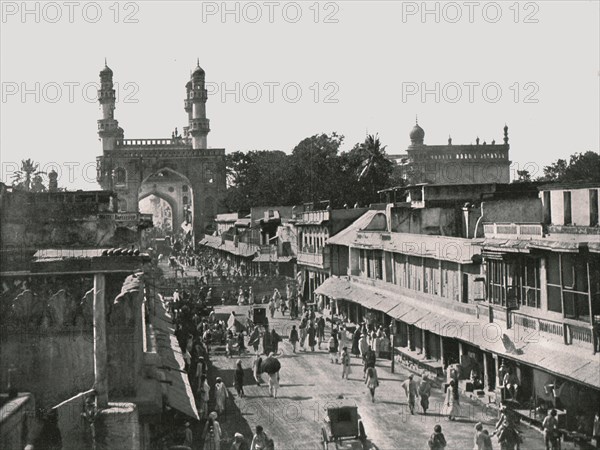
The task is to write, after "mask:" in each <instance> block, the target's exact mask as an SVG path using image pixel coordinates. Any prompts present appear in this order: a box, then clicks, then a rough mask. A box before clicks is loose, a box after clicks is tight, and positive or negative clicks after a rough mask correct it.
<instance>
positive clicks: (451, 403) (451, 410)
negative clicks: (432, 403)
mask: <svg viewBox="0 0 600 450" xmlns="http://www.w3.org/2000/svg"><path fill="white" fill-rule="evenodd" d="M445 405H446V414H448V420H455V419H456V416H457V415H458V414H459V411H460V410H459V408H460V402H459V399H458V386H457V385H456V383H455V382H454V380H450V384H449V385H448V389H447V390H446V401H445Z"/></svg>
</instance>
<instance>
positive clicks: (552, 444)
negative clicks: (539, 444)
mask: <svg viewBox="0 0 600 450" xmlns="http://www.w3.org/2000/svg"><path fill="white" fill-rule="evenodd" d="M556 416H557V412H556V409H551V410H550V411H548V415H547V416H546V417H545V418H544V421H543V422H542V429H543V430H544V443H545V444H546V450H550V449H555V448H560V447H559V446H557V441H559V442H560V434H559V431H558V419H557V418H556Z"/></svg>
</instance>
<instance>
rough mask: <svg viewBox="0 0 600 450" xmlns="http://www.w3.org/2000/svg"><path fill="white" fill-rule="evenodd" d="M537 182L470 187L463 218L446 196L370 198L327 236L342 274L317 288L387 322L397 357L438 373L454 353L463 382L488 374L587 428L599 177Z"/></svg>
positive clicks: (499, 390) (496, 386)
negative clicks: (378, 203) (584, 181)
mask: <svg viewBox="0 0 600 450" xmlns="http://www.w3.org/2000/svg"><path fill="white" fill-rule="evenodd" d="M531 187H532V186H531V185H522V186H519V185H518V184H517V185H510V189H508V187H507V188H503V187H502V186H496V187H495V188H493V189H491V188H490V187H488V188H487V191H490V190H493V191H495V193H490V192H488V193H487V194H485V195H483V194H482V193H479V194H477V193H474V194H473V197H472V199H471V200H470V201H468V202H465V198H464V197H463V198H461V199H460V201H461V202H465V203H466V204H465V206H463V207H459V206H458V205H457V206H455V209H456V213H457V214H456V216H455V217H456V220H458V221H462V223H457V224H455V225H454V226H450V220H449V218H451V217H452V214H449V212H448V211H449V210H450V209H451V207H450V205H449V204H447V208H442V206H443V205H442V204H441V203H439V201H440V200H437V201H438V203H437V204H436V203H435V202H434V203H431V204H429V205H428V204H427V200H426V199H423V200H417V201H416V202H415V203H412V202H401V203H398V204H390V205H389V206H388V208H386V209H385V210H370V211H368V212H367V213H365V214H364V215H363V216H362V217H360V218H359V219H358V220H356V221H355V222H354V223H353V224H352V225H351V226H350V227H348V228H347V229H345V230H344V231H342V232H340V233H338V234H336V235H335V236H333V237H331V238H329V240H328V244H329V246H330V252H329V253H330V265H331V272H332V276H331V277H330V278H329V279H327V280H326V281H325V282H324V283H323V284H322V285H321V286H320V287H319V288H318V289H317V290H316V292H317V293H320V294H323V295H326V296H329V297H330V299H331V300H332V306H333V309H334V312H336V313H337V314H338V315H340V316H341V317H342V318H343V319H345V321H346V322H347V323H351V324H358V323H361V322H366V323H367V324H369V326H372V327H378V326H383V327H387V329H389V330H390V331H391V333H392V334H393V335H394V341H393V342H394V346H395V349H396V351H397V352H398V354H399V355H400V356H399V360H400V361H404V362H407V363H408V364H410V365H412V366H413V367H418V368H419V370H429V371H431V372H433V373H437V374H438V375H441V374H442V373H443V372H444V370H445V369H446V368H447V367H448V366H450V365H452V364H458V365H459V372H460V373H461V379H462V381H461V388H462V389H465V390H466V389H467V382H470V381H472V380H473V378H476V379H479V380H481V388H482V392H483V395H484V398H485V399H486V401H489V399H496V401H497V402H499V400H500V399H512V398H513V397H514V399H515V400H516V403H515V408H516V410H517V412H518V413H519V414H522V415H524V416H526V417H527V418H528V419H530V420H533V421H538V422H541V420H542V419H543V417H544V415H545V411H547V410H548V408H557V409H558V410H559V416H560V421H561V426H564V427H565V428H567V429H569V430H575V429H577V428H578V427H581V429H585V430H587V431H589V433H588V434H589V435H591V427H592V425H593V421H594V415H595V413H596V411H597V404H598V401H600V382H599V378H598V373H599V369H600V354H599V353H598V351H599V350H600V338H599V335H598V329H599V328H598V327H599V322H600V317H599V315H600V267H599V261H600V259H599V256H600V255H599V252H600V250H599V246H600V229H599V228H598V226H597V222H598V218H597V215H598V214H597V211H598V187H599V186H597V185H586V186H560V185H558V186H541V187H539V188H538V189H536V191H538V190H539V192H537V193H536V195H535V197H534V196H533V195H532V190H531ZM435 188H437V189H438V190H439V189H443V186H441V187H437V186H433V187H431V189H435ZM517 188H520V189H522V192H518V191H516V190H515V189H517ZM434 192H435V191H434ZM446 192H447V193H451V192H452V191H451V186H449V187H448V189H447V190H446ZM440 194H441V193H440V192H438V195H437V196H438V197H440V196H441V195H440ZM425 197H427V191H425ZM429 198H431V197H430V196H429ZM575 199H578V204H577V205H576V206H575V205H574V200H575ZM444 209H446V212H444ZM461 213H462V219H461ZM409 223H416V224H419V226H418V227H417V226H414V225H408V224H409ZM438 225H441V226H438ZM507 373H508V374H509V376H511V377H513V378H509V380H513V381H512V382H515V383H516V384H518V388H517V389H516V390H513V391H510V390H508V388H507V386H508V385H507V384H505V381H506V376H507ZM514 380H516V381H514Z"/></svg>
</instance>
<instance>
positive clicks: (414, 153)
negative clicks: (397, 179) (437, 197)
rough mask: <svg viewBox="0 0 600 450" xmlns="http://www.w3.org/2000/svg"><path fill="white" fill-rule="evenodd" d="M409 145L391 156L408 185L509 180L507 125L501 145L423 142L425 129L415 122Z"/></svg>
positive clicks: (492, 143) (476, 141) (509, 162)
mask: <svg viewBox="0 0 600 450" xmlns="http://www.w3.org/2000/svg"><path fill="white" fill-rule="evenodd" d="M409 138H410V145H409V146H408V148H407V149H406V152H405V153H403V154H400V155H390V159H391V160H392V161H393V162H394V163H396V165H397V166H398V167H399V170H400V171H401V173H402V177H403V178H404V179H405V180H407V181H408V183H409V184H418V183H427V184H456V185H458V184H489V183H510V164H511V161H510V159H509V155H508V153H509V149H510V145H509V144H508V126H506V125H505V126H504V139H503V142H502V143H501V144H497V143H496V141H495V140H492V142H491V143H490V144H488V143H487V142H485V141H484V142H483V143H482V142H481V140H480V139H479V137H477V138H476V139H475V144H468V145H454V144H453V143H452V138H450V137H448V143H447V144H445V145H426V144H425V130H423V128H422V127H421V126H420V125H419V123H418V121H417V122H416V123H415V126H414V127H413V128H412V130H410V133H409Z"/></svg>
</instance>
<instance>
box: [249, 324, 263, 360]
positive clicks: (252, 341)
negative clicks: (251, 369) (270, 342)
mask: <svg viewBox="0 0 600 450" xmlns="http://www.w3.org/2000/svg"><path fill="white" fill-rule="evenodd" d="M248 345H251V346H252V349H253V350H254V353H255V354H257V353H258V346H259V345H260V330H259V328H258V325H255V326H254V330H252V333H251V334H250V336H249V337H248Z"/></svg>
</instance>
